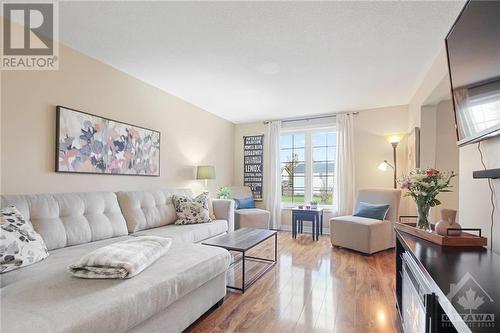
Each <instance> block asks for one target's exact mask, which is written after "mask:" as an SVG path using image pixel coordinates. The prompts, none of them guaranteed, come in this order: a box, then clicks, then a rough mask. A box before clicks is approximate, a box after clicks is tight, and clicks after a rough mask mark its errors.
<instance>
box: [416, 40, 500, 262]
mask: <svg viewBox="0 0 500 333" xmlns="http://www.w3.org/2000/svg"><path fill="white" fill-rule="evenodd" d="M447 75H448V66H447V62H446V53H445V50H444V47H443V49H442V50H441V52H440V53H439V55H438V56H437V57H436V59H435V61H434V62H433V64H432V65H431V67H430V68H429V70H428V72H427V73H426V75H425V76H424V78H423V80H422V82H421V83H420V85H419V86H418V88H417V90H416V92H415V94H414V96H413V98H412V100H411V102H410V105H409V110H410V117H409V121H408V125H409V128H411V127H413V126H421V125H422V124H421V114H423V113H422V112H421V111H422V108H423V107H424V108H425V107H426V106H425V104H426V101H427V99H429V98H430V96H432V95H433V92H434V91H435V90H436V89H438V87H439V86H440V85H441V84H442V82H443V80H447V79H448V78H447ZM450 107H451V103H450V102H449V101H446V102H442V103H439V104H438V105H437V106H436V108H437V109H440V108H441V109H443V110H444V109H447V110H448V111H447V112H448V114H447V115H446V117H449V110H450ZM439 112H440V111H438V115H437V118H436V120H437V121H438V122H439V121H441V120H440V119H439V117H440V116H439ZM443 116H444V115H443ZM442 121H445V120H444V119H442ZM436 129H437V131H439V130H440V126H436ZM443 133H447V134H446V135H447V136H449V135H450V128H449V127H448V128H446V129H445V131H444V132H443ZM436 140H438V143H439V135H438V136H437V137H436ZM446 140H447V141H448V143H447V144H446V146H447V147H440V146H439V145H438V146H436V152H435V158H436V159H435V162H436V163H437V164H439V165H443V163H444V168H446V166H448V167H450V168H451V167H453V166H456V165H457V164H456V150H457V149H458V151H459V161H458V174H459V177H458V179H457V180H456V181H455V185H457V184H458V207H459V223H460V224H461V225H462V226H463V227H469V228H481V229H482V232H483V234H484V235H485V236H486V237H488V239H489V241H491V233H490V214H491V204H490V189H489V187H488V182H487V181H486V180H480V179H473V178H472V171H474V170H481V169H482V168H483V166H482V165H481V162H480V156H479V153H478V151H477V144H472V145H467V146H464V147H461V148H456V147H452V146H451V144H450V143H449V139H446ZM481 145H482V147H483V150H484V156H485V162H486V165H487V167H488V168H500V154H499V153H498V152H499V151H500V138H494V139H491V140H487V141H483V142H482V144H481ZM450 154H451V155H450ZM450 156H453V157H452V158H450ZM492 184H493V186H494V188H495V197H494V203H495V205H496V207H497V208H498V207H500V180H498V179H497V180H492ZM455 190H456V189H455ZM440 198H441V197H440ZM447 204H449V205H450V206H451V205H453V204H456V197H455V198H453V199H451V200H450V201H449V202H448V203H447ZM443 206H444V205H443ZM499 221H500V210H498V209H497V212H496V215H495V223H494V230H493V249H494V251H495V252H497V253H500V233H499V228H500V222H499Z"/></svg>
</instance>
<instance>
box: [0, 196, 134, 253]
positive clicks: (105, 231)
mask: <svg viewBox="0 0 500 333" xmlns="http://www.w3.org/2000/svg"><path fill="white" fill-rule="evenodd" d="M1 199H2V200H1V206H2V207H4V206H7V205H14V206H16V207H17V209H19V211H20V212H21V214H22V215H23V216H24V217H25V219H26V221H28V222H30V223H31V224H32V225H33V228H34V229H35V231H36V232H38V233H39V234H40V235H41V236H42V238H43V240H44V241H45V244H46V245H47V248H48V249H49V250H54V249H57V248H61V247H65V246H71V245H77V244H82V243H88V242H92V241H97V240H101V239H106V238H111V237H117V236H123V235H127V225H126V223H125V219H124V218H123V215H122V213H121V210H120V206H119V205H118V201H117V200H116V195H115V194H114V193H112V192H89V193H58V194H34V195H4V196H2V198H1Z"/></svg>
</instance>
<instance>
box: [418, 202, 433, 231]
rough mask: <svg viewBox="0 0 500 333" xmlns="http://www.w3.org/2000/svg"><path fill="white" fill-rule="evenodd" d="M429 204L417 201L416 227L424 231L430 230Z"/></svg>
mask: <svg viewBox="0 0 500 333" xmlns="http://www.w3.org/2000/svg"><path fill="white" fill-rule="evenodd" d="M430 210H431V205H429V204H427V203H423V204H419V203H417V228H418V229H422V230H425V231H432V229H431V224H430V223H429V213H430Z"/></svg>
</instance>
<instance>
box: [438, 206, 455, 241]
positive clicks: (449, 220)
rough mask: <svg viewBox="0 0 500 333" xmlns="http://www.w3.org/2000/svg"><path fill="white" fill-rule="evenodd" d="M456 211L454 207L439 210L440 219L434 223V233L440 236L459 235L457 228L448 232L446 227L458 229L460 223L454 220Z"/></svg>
mask: <svg viewBox="0 0 500 333" xmlns="http://www.w3.org/2000/svg"><path fill="white" fill-rule="evenodd" d="M456 217H457V211H456V210H454V209H446V208H443V209H442V210H441V220H440V221H439V222H438V223H436V233H437V234H438V235H441V236H459V235H460V231H459V230H451V231H450V232H449V233H448V234H447V232H448V229H459V228H461V225H460V224H458V223H456V222H455V218H456Z"/></svg>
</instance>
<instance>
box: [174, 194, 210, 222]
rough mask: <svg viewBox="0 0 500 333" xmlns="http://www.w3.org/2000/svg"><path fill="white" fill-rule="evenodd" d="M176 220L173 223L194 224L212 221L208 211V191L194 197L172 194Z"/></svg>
mask: <svg viewBox="0 0 500 333" xmlns="http://www.w3.org/2000/svg"><path fill="white" fill-rule="evenodd" d="M172 200H173V202H174V206H175V211H176V213H177V221H175V224H195V223H206V222H212V220H211V219H210V214H209V211H208V193H202V194H200V195H199V196H197V197H196V198H193V199H191V198H189V197H186V196H177V195H174V196H172Z"/></svg>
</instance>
